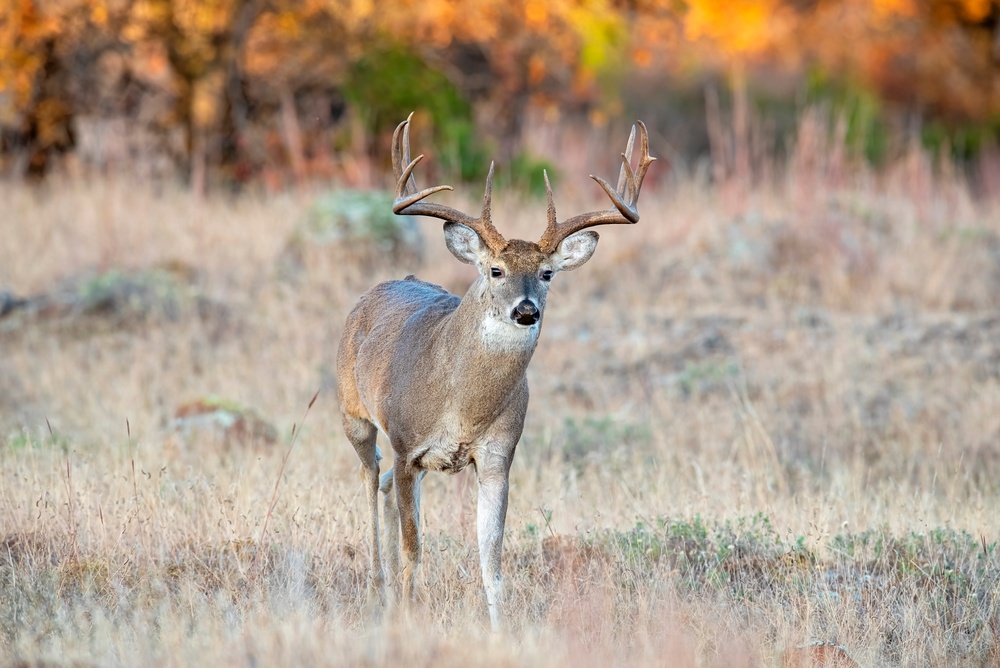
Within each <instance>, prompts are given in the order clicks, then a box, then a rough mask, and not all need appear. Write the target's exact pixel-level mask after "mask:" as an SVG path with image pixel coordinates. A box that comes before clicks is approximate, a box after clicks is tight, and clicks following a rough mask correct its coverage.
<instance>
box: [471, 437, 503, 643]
mask: <svg viewBox="0 0 1000 668" xmlns="http://www.w3.org/2000/svg"><path fill="white" fill-rule="evenodd" d="M509 470H510V460H509V458H508V457H503V456H500V455H496V454H492V455H488V456H487V457H486V458H485V461H482V462H477V464H476V473H477V474H478V477H479V501H478V505H477V508H476V530H477V533H478V536H479V564H480V566H481V567H482V571H483V587H484V589H485V590H486V605H487V607H488V609H489V613H490V625H491V626H492V627H493V630H495V631H496V630H499V628H500V618H501V610H500V609H501V606H502V605H503V575H502V573H501V572H500V556H501V552H502V550H503V529H504V522H505V521H506V518H507V490H508V487H509V483H508V475H509Z"/></svg>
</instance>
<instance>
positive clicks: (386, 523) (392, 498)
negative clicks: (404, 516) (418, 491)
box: [379, 469, 399, 583]
mask: <svg viewBox="0 0 1000 668" xmlns="http://www.w3.org/2000/svg"><path fill="white" fill-rule="evenodd" d="M393 471H395V469H389V470H388V471H386V472H385V473H383V474H382V481H381V483H380V484H379V491H381V492H382V495H383V501H384V506H383V514H382V527H383V529H382V548H383V552H384V554H385V566H386V571H387V573H386V576H387V577H388V579H389V582H391V583H395V582H396V581H397V579H398V578H399V506H398V505H397V504H396V488H395V487H394V486H393V484H392V479H393Z"/></svg>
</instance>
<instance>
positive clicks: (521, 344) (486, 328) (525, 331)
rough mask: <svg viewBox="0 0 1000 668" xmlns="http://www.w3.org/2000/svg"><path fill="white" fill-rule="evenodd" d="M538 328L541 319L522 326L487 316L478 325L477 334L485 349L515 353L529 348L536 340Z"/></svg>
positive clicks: (539, 327)
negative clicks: (532, 323) (528, 325)
mask: <svg viewBox="0 0 1000 668" xmlns="http://www.w3.org/2000/svg"><path fill="white" fill-rule="evenodd" d="M540 329H541V321H539V322H536V323H535V324H534V325H531V326H530V327H522V326H519V325H515V324H514V323H513V322H510V321H504V320H497V319H495V318H490V317H487V318H486V319H485V320H483V322H482V324H481V326H480V329H479V335H480V337H481V338H482V341H483V347H484V348H486V349H487V350H495V351H497V352H508V353H516V352H524V351H525V350H531V349H532V348H533V347H534V346H535V342H536V341H537V340H538V332H539V330H540Z"/></svg>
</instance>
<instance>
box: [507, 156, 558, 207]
mask: <svg viewBox="0 0 1000 668" xmlns="http://www.w3.org/2000/svg"><path fill="white" fill-rule="evenodd" d="M546 172H547V173H548V175H549V181H550V182H551V183H552V187H553V188H554V187H555V184H556V181H557V180H558V178H559V170H558V169H556V167H555V165H553V164H552V163H551V162H549V161H548V160H544V159H540V158H536V157H534V156H533V155H531V154H530V153H527V152H524V151H522V152H521V153H518V154H517V155H515V156H514V158H513V159H512V160H511V161H510V164H509V165H507V166H506V168H505V169H502V170H500V172H499V173H498V174H497V185H498V186H499V187H501V188H513V189H515V190H517V191H519V192H521V193H523V194H525V195H527V196H529V197H532V198H536V199H542V198H544V197H545V173H546Z"/></svg>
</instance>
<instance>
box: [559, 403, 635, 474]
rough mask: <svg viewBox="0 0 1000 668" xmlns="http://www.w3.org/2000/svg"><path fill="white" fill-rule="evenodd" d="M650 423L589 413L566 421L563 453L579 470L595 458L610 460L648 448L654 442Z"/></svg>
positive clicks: (564, 424)
mask: <svg viewBox="0 0 1000 668" xmlns="http://www.w3.org/2000/svg"><path fill="white" fill-rule="evenodd" d="M652 438H653V435H652V432H651V431H650V428H649V425H648V424H635V423H630V422H623V421H621V420H617V419H615V418H613V417H611V416H608V415H605V416H601V417H589V416H588V417H586V418H584V419H583V420H582V421H580V422H578V421H577V420H575V419H573V418H566V420H565V421H564V422H563V439H564V440H563V456H564V457H565V458H566V460H567V461H568V462H570V463H571V464H573V465H574V466H575V467H576V468H577V470H582V469H583V468H584V467H585V466H586V465H587V464H588V463H589V462H590V461H591V460H593V459H600V460H601V461H606V460H607V459H608V458H610V457H614V456H615V455H619V454H621V453H623V452H629V453H634V452H636V451H640V452H643V451H646V450H648V449H649V446H650V444H651V443H652Z"/></svg>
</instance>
